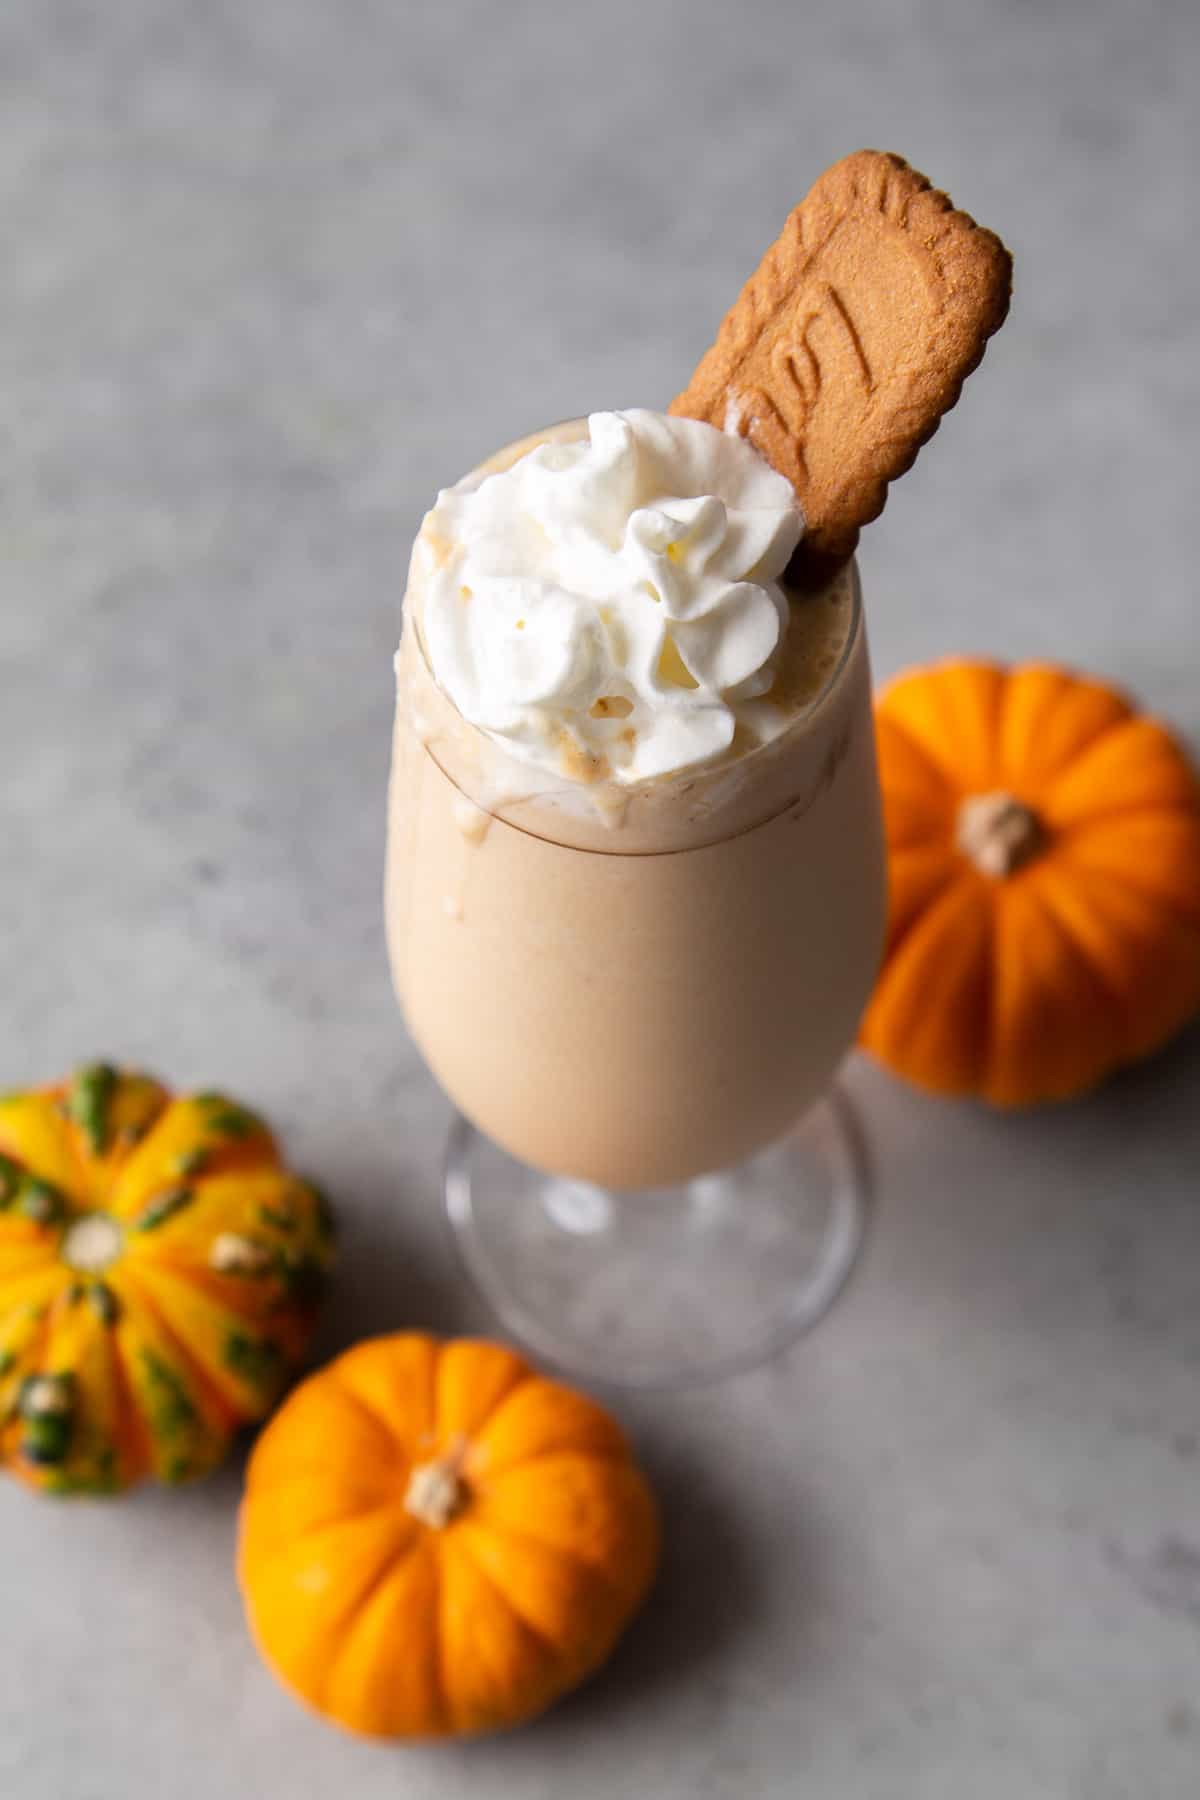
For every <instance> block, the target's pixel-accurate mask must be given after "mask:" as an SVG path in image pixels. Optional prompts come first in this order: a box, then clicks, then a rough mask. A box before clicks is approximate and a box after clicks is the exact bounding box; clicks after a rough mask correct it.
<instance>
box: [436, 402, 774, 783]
mask: <svg viewBox="0 0 1200 1800" xmlns="http://www.w3.org/2000/svg"><path fill="white" fill-rule="evenodd" d="M802 529H803V518H802V515H801V513H800V509H799V504H798V502H797V499H796V495H795V492H794V490H793V488H792V486H791V483H790V482H789V481H788V480H787V479H786V478H785V477H784V476H782V475H780V474H778V473H777V472H776V471H775V470H774V469H773V468H771V466H770V465H769V464H768V463H767V462H766V461H764V459H763V458H762V457H761V456H760V455H759V454H758V452H757V451H756V450H755V449H754V448H753V447H752V446H751V445H750V444H748V443H746V442H745V440H744V439H742V438H740V437H735V436H732V435H727V434H726V433H724V432H721V431H717V430H715V429H714V427H713V426H711V425H705V424H701V423H700V422H699V421H697V420H694V419H674V418H668V417H666V416H665V415H663V414H661V413H654V412H646V411H641V410H637V411H630V412H602V413H593V414H592V415H591V417H590V418H589V420H588V436H587V437H586V438H582V439H580V441H578V442H573V443H562V442H558V443H554V442H551V443H544V444H541V445H539V446H538V447H537V448H536V449H534V450H532V451H530V452H529V453H528V454H527V455H525V456H523V457H522V458H521V459H520V461H518V462H517V463H515V464H514V465H513V466H512V467H511V468H510V469H507V470H505V471H503V472H502V473H500V474H495V475H489V476H487V477H486V478H485V479H484V480H483V481H481V482H478V483H475V482H473V481H472V480H471V479H470V478H468V480H467V481H466V482H462V483H460V484H459V485H458V486H457V487H454V488H450V489H448V490H446V491H445V492H443V493H441V494H439V495H438V499H437V504H436V505H435V506H434V508H433V510H432V511H431V512H430V513H429V514H428V515H427V516H426V519H425V522H424V524H423V525H422V528H421V534H420V536H419V537H418V539H417V545H416V549H415V551H414V569H413V574H414V577H415V578H416V579H415V580H414V583H413V587H414V591H419V593H420V603H419V605H420V610H419V627H420V631H421V636H422V640H423V643H424V646H425V653H426V657H427V659H428V662H429V666H430V668H431V670H432V672H433V675H434V678H435V679H436V680H437V682H438V683H439V684H440V686H441V687H442V688H443V689H444V691H445V692H446V693H447V694H448V695H449V697H450V699H451V700H452V701H453V702H454V704H455V706H456V707H457V708H458V710H459V712H460V713H461V714H462V715H463V717H464V718H466V719H468V720H469V721H470V722H471V723H472V724H473V725H476V726H478V727H480V728H481V729H482V730H483V731H486V732H489V733H491V734H492V735H493V736H494V737H496V738H498V739H500V740H501V741H502V742H503V744H504V745H505V747H506V748H507V749H509V750H510V751H512V752H513V753H514V754H515V755H517V756H519V757H521V758H523V759H525V760H526V761H528V762H531V763H535V764H538V765H540V766H542V767H544V768H545V769H547V770H548V771H552V772H554V773H556V774H558V775H565V776H567V777H571V778H575V779H582V780H597V779H602V778H604V779H611V780H615V781H618V782H625V783H629V782H636V781H642V780H646V779H648V778H650V777H653V776H659V775H665V774H669V773H672V772H674V771H676V770H680V769H685V768H687V767H689V766H690V765H692V764H695V763H703V762H707V761H709V760H710V759H711V758H713V757H715V756H718V755H719V754H720V753H721V752H722V751H723V750H726V749H727V748H728V747H729V745H730V743H731V742H732V740H733V734H734V731H735V729H736V726H737V723H738V718H739V708H740V707H741V705H742V703H744V702H753V701H755V700H757V699H758V698H759V697H760V696H762V695H764V694H765V693H767V692H768V690H769V689H770V687H771V684H772V682H773V680H774V675H775V666H776V663H777V660H778V654H779V650H780V646H781V644H782V641H783V636H784V633H785V631H786V629H787V620H788V609H787V601H786V598H785V596H784V594H783V592H782V589H781V588H780V586H779V577H780V576H781V575H782V574H783V571H784V569H785V568H786V566H787V562H788V559H789V557H790V556H791V554H792V551H793V550H794V549H795V547H796V544H797V543H798V541H799V538H800V534H801V531H802ZM750 710H752V709H750Z"/></svg>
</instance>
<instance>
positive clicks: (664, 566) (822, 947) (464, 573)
mask: <svg viewBox="0 0 1200 1800" xmlns="http://www.w3.org/2000/svg"><path fill="white" fill-rule="evenodd" d="M731 423H732V425H733V427H734V428H732V429H729V430H722V429H718V428H717V426H715V425H714V424H712V423H709V422H706V421H703V420H701V419H698V418H690V417H671V416H668V415H665V414H662V413H657V412H652V411H648V410H645V409H631V410H626V411H623V412H598V413H593V414H592V415H591V416H590V417H589V418H588V419H586V420H576V421H572V422H569V423H567V424H564V425H560V426H556V427H552V428H550V429H547V430H544V431H541V432H538V433H535V434H533V435H532V436H530V437H527V438H525V439H523V440H521V441H519V442H517V443H515V444H513V445H510V446H509V447H508V448H507V449H504V450H501V451H499V452H497V453H496V454H495V455H494V456H492V457H491V458H490V459H489V460H488V461H486V462H485V463H483V464H482V465H481V467H479V468H478V469H476V470H475V471H473V472H472V473H471V474H469V475H467V476H466V477H465V478H464V479H463V480H461V481H460V482H459V483H458V484H457V485H456V486H454V487H452V488H450V489H447V490H445V491H444V492H443V493H441V494H440V495H439V496H438V499H437V503H436V505H435V506H434V507H433V509H432V510H431V511H430V512H429V513H428V514H427V516H426V518H425V521H424V523H423V525H422V527H421V531H420V533H419V535H418V538H417V541H416V544H415V546H414V550H413V555H412V561H411V567H410V572H409V581H408V588H407V593H406V599H405V614H404V627H403V633H402V638H401V644H400V649H399V652H398V654H397V658H396V670H397V708H396V721H395V738H394V745H393V765H392V780H391V791H390V799H389V826H388V858H387V891H386V910H387V929H388V945H389V953H390V958H391V964H392V971H393V978H394V982H395V987H396V992H397V996H398V998H399V1001H400V1004H401V1007H402V1008H403V1011H404V1015H405V1018H406V1021H407V1024H408V1027H409V1030H410V1032H411V1034H412V1036H413V1038H414V1040H415V1041H416V1043H417V1045H418V1047H419V1048H420V1050H421V1052H422V1054H423V1056H424V1057H425V1060H426V1061H427V1063H428V1065H429V1067H430V1069H431V1070H432V1072H433V1074H434V1075H435V1076H436V1077H437V1079H438V1081H439V1082H440V1084H441V1086H442V1087H443V1089H444V1090H445V1092H446V1093H447V1095H448V1096H449V1098H450V1100H451V1101H452V1102H453V1104H454V1106H455V1108H456V1109H457V1113H458V1117H457V1120H456V1123H455V1125H454V1126H453V1129H452V1133H451V1142H450V1150H449V1155H448V1161H447V1172H446V1199H447V1204H448V1208H449V1212H450V1216H451V1220H452V1223H453V1225H454V1228H455V1231H456V1234H457V1238H458V1242H459V1245H460V1248H461V1249H462V1252H463V1254H464V1257H465V1259H466V1262H467V1265H468V1268H469V1269H470V1271H471V1273H472V1274H473V1275H474V1277H475V1278H476V1280H477V1282H478V1283H479V1285H480V1286H481V1287H482V1289H483V1291H484V1293H485V1295H486V1296H487V1298H488V1299H489V1301H490V1302H491V1304H492V1306H493V1307H494V1309H495V1310H496V1311H497V1312H498V1314H499V1315H500V1317H501V1319H502V1320H503V1322H504V1323H505V1324H506V1325H507V1326H508V1328H509V1329H510V1330H512V1331H513V1332H515V1333H516V1334H517V1335H518V1336H521V1337H522V1338H524V1339H525V1340H526V1341H527V1342H528V1343H529V1344H530V1345H531V1347H533V1348H534V1349H535V1350H538V1351H540V1352H541V1353H542V1354H544V1355H546V1356H548V1357H550V1358H551V1359H552V1360H554V1361H556V1362H557V1363H559V1364H560V1365H561V1366H563V1367H566V1368H570V1369H572V1370H576V1371H584V1372H587V1373H591V1374H594V1375H597V1376H601V1377H605V1378H608V1379H610V1380H615V1381H626V1382H631V1383H645V1384H655V1383H662V1382H677V1381H684V1380H689V1379H699V1378H704V1377H709V1376H712V1375H714V1374H718V1373H721V1372H725V1371H727V1370H730V1369H733V1368H737V1367H743V1366H746V1365H747V1364H748V1363H750V1362H753V1361H756V1360H759V1359H761V1358H762V1357H763V1356H765V1355H766V1354H769V1353H770V1352H771V1351H773V1350H774V1349H775V1348H777V1347H778V1346H780V1345H781V1344H783V1343H785V1342H786V1341H788V1340H789V1339H790V1338H792V1337H794V1336H795V1335H797V1334H798V1333H799V1332H801V1331H802V1330H804V1329H806V1328H807V1327H809V1326H810V1325H812V1324H813V1323H814V1322H815V1320H816V1319H817V1318H818V1317H820V1316H821V1315H822V1313H823V1312H824V1311H825V1310H826V1308H827V1307H828V1306H829V1304H830V1303H831V1301H832V1300H833V1298H834V1297H835V1295H836V1294H837V1292H838V1290H839V1288H840V1287H841V1285H842V1283H843V1281H844V1279H845V1277H846V1274H847V1272H848V1270H849V1268H850V1266H851V1263H852V1261H853V1258H854V1255H855V1252H856V1249H857V1247H858V1244H859V1241H860V1238H861V1231H862V1209H863V1195H862V1191H861V1188H862V1181H861V1168H860V1159H859V1155H858V1149H857V1143H858V1139H857V1128H856V1126H855V1123H854V1120H853V1117H852V1114H851V1112H850V1109H849V1106H848V1104H847V1102H846V1101H845V1099H844V1098H842V1097H838V1096H835V1095H834V1094H833V1093H832V1092H831V1083H832V1080H833V1077H834V1075H835V1072H836V1070H837V1067H838V1065H839V1063H840V1062H841V1060H842V1059H843V1057H844V1056H845V1054H846V1052H847V1050H848V1049H849V1048H850V1046H851V1045H852V1043H853V1040H854V1036H855V1032H856V1029H857V1025H858V1020H859V1017H860V1014H861V1012H862V1009H863V1007H864V1005H865V1003H866V1000H867V998H868V997H869V994H870V990H871V987H872V983H873V981H874V978H875V974H876V970H877V967H878V962H879V958H880V954H881V950H882V943H883V931H884V921H885V911H886V907H885V881H884V857H883V839H882V826H881V818H880V807H879V795H878V788H877V782H876V771H875V751H874V738H873V730H872V718H871V699H870V678H869V669H868V660H867V646H866V637H865V630H864V624H863V618H862V611H861V604H860V597H859V588H858V577H857V571H856V567H855V564H854V562H853V560H852V559H847V558H842V559H836V560H832V561H830V562H829V563H828V564H827V565H825V566H823V567H822V569H821V577H820V579H817V580H814V579H813V578H812V573H811V570H810V571H809V575H808V579H807V580H806V582H805V583H804V585H803V587H800V586H798V585H796V584H795V583H794V582H792V581H790V580H789V569H794V568H795V567H796V563H795V562H794V558H795V554H796V552H797V548H798V546H799V545H800V544H801V540H802V537H803V534H804V531H805V524H806V518H805V512H804V508H803V506H802V502H801V499H800V497H799V496H798V493H797V487H796V485H795V484H794V482H793V481H792V480H790V479H788V477H787V476H785V475H784V474H782V473H780V472H779V470H778V469H777V468H775V467H773V466H772V463H771V461H770V460H768V458H767V457H766V456H765V455H763V454H762V452H761V451H760V450H759V449H758V448H756V446H755V444H754V442H753V441H752V434H749V433H746V432H744V431H743V430H742V429H740V428H739V421H738V420H737V419H736V418H735V419H733V420H732V421H731Z"/></svg>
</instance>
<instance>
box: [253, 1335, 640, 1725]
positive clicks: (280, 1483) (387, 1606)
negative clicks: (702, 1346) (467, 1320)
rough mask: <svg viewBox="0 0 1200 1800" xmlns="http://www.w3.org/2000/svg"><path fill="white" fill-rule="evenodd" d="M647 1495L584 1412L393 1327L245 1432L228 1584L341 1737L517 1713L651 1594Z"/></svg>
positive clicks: (624, 1453) (484, 1347)
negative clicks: (249, 1439) (347, 1732)
mask: <svg viewBox="0 0 1200 1800" xmlns="http://www.w3.org/2000/svg"><path fill="white" fill-rule="evenodd" d="M657 1552H658V1527H657V1521H656V1513H655V1507H654V1502H653V1499H652V1497H651V1494H650V1490H649V1488H648V1487H647V1485H646V1483H645V1481H644V1480H643V1478H642V1476H641V1475H640V1474H639V1473H638V1471H637V1469H636V1468H635V1467H634V1465H633V1462H632V1460H631V1458H630V1453H629V1449H628V1446H627V1444H626V1441H625V1438H624V1436H623V1434H622V1432H621V1430H620V1428H619V1427H618V1426H617V1425H616V1423H615V1422H614V1420H613V1419H612V1418H610V1417H609V1415H608V1414H607V1413H606V1412H604V1411H602V1409H601V1408H600V1407H599V1406H597V1405H596V1404H595V1402H594V1401H592V1400H589V1399H587V1398H585V1397H584V1396H583V1395H582V1394H580V1393H577V1392H575V1391H574V1390H573V1389H571V1388H568V1387H564V1386H562V1385H560V1384H559V1383H558V1382H554V1381H549V1380H546V1379H544V1378H543V1377H541V1376H540V1375H538V1374H536V1373H535V1372H534V1371H533V1370H532V1369H531V1368H530V1367H529V1365H528V1364H527V1363H525V1362H524V1361H522V1359H521V1358H520V1357H519V1356H516V1355H515V1354H514V1353H513V1352H512V1351H511V1350H506V1349H504V1348H502V1347H501V1346H500V1345H498V1344H489V1343H482V1342H476V1341H472V1340H467V1339H464V1340H458V1341H454V1342H442V1341H440V1340H438V1339H436V1338H432V1337H426V1336H422V1335H418V1334H407V1333H406V1334H401V1335H398V1336H395V1337H384V1338H376V1339H373V1340H370V1341H368V1342H366V1343H363V1344H359V1345H358V1346H356V1347H355V1348H354V1349H352V1350H349V1351H347V1352H346V1353H345V1355H343V1356H341V1357H339V1358H338V1359H337V1361H336V1362H334V1363H332V1364H331V1365H330V1366H329V1367H328V1368H326V1369H324V1370H322V1371H320V1372H319V1373H318V1374H316V1375H313V1376H310V1377H309V1379H308V1380H307V1381H305V1382H303V1383H302V1384H301V1386H300V1387H298V1388H297V1389H296V1391H295V1393H294V1394H292V1395H291V1397H290V1398H289V1399H288V1401H287V1403H286V1404H285V1405H284V1406H283V1407H282V1408H281V1410H280V1411H279V1413H278V1414H277V1415H276V1417H275V1418H274V1419H273V1420H272V1421H271V1423H270V1425H268V1427H267V1428H266V1430H265V1431H264V1432H263V1434H262V1436H261V1437H260V1438H259V1441H258V1444H257V1445H256V1447H255V1450H254V1454H253V1456H252V1458H251V1461H250V1467H249V1471H248V1474H247V1479H246V1496H245V1500H244V1502H243V1506H242V1517H241V1543H240V1553H239V1574H240V1580H241V1585H242V1592H243V1595H244V1598H245V1603H246V1611H247V1616H248V1619H249V1622H250V1627H251V1630H252V1632H253V1635H254V1638H255V1640H256V1642H257V1644H258V1647H259V1649H260V1650H261V1652H262V1654H263V1656H264V1658H265V1659H266V1661H267V1663H268V1664H269V1665H270V1667H271V1668H272V1669H273V1670H274V1672H275V1673H276V1674H277V1675H278V1676H279V1677H280V1679H281V1680H282V1681H283V1682H284V1683H285V1685H286V1686H287V1687H289V1688H290V1689H292V1690H293V1692H295V1693H296V1694H297V1695H298V1696H299V1697H300V1698H301V1699H303V1700H305V1701H307V1702H308V1703H309V1704H310V1705H311V1706H313V1707H315V1708H317V1710H318V1711H320V1712H322V1713H325V1714H326V1715H327V1716H328V1717H329V1718H331V1719H333V1720H335V1721H336V1722H337V1723H338V1724H340V1725H343V1726H346V1727H348V1728H349V1729H351V1730H353V1731H358V1732H364V1733H368V1734H370V1735H373V1736H380V1737H405V1738H408V1737H426V1738H433V1737H444V1736H448V1735H450V1734H466V1733H474V1732H482V1731H493V1730H498V1729H500V1728H502V1727H505V1726H511V1725H516V1724H519V1723H521V1722H522V1721H524V1720H526V1719H529V1718H532V1717H533V1716H534V1715H535V1714H536V1713H539V1712H541V1711H542V1710H543V1709H544V1708H545V1707H547V1706H549V1705H550V1704H551V1703H552V1702H553V1701H554V1700H556V1699H558V1698H559V1696H560V1695H562V1694H564V1693H565V1692H566V1691H567V1690H568V1689H569V1688H573V1687H575V1686H576V1684H577V1683H578V1682H580V1681H582V1680H583V1679H584V1677H585V1676H587V1675H589V1674H590V1673H591V1672H592V1671H593V1670H594V1669H596V1668H597V1667H598V1666H599V1665H600V1664H601V1663H602V1662H603V1661H604V1660H605V1658H606V1657H607V1656H608V1654H609V1652H610V1651H611V1649H612V1648H613V1645H614V1644H615V1643H616V1640H617V1638H618V1637H619V1635H620V1633H621V1632H622V1630H623V1629H624V1627H625V1625H626V1624H627V1622H628V1620H629V1619H630V1617H631V1616H632V1615H633V1613H634V1612H635V1611H636V1609H637V1607H638V1606H639V1604H640V1603H641V1600H642V1598H643V1596H644V1594H645V1593H646V1590H647V1588H648V1586H649V1584H650V1580H651V1577H652V1575H653V1572H654V1567H655V1563H656V1560H657Z"/></svg>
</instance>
